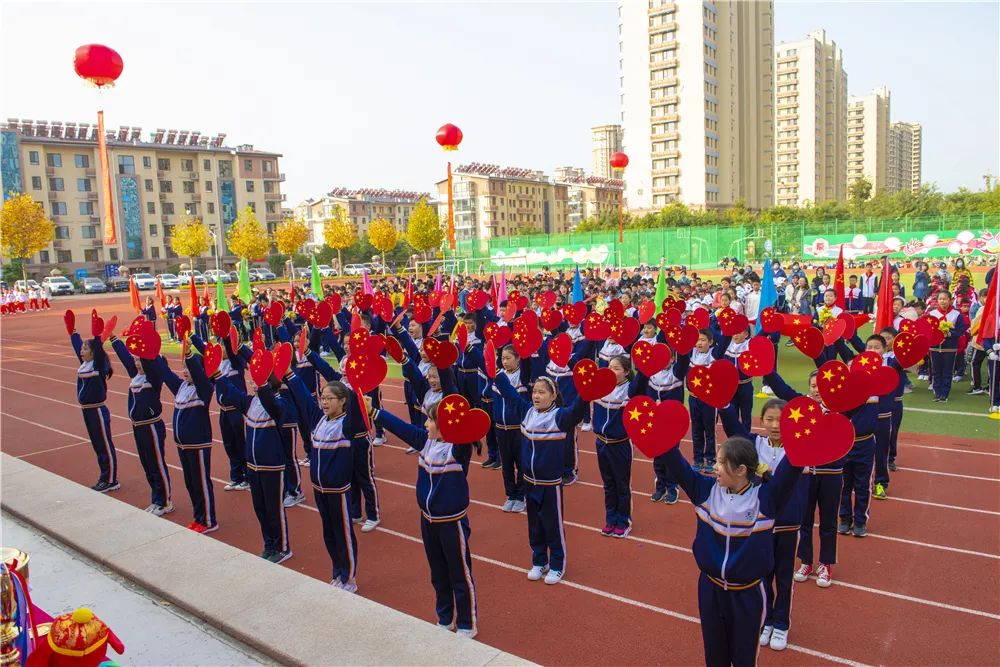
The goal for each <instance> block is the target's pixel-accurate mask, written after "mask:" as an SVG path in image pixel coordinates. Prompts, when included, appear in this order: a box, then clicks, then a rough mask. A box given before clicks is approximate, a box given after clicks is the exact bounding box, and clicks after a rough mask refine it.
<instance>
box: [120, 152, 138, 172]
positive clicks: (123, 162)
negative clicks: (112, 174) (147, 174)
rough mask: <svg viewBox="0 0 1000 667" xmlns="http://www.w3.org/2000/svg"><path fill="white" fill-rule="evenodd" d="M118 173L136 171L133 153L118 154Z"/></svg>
mask: <svg viewBox="0 0 1000 667" xmlns="http://www.w3.org/2000/svg"><path fill="white" fill-rule="evenodd" d="M118 173H119V174H134V173H135V158H134V157H132V156H131V155H119V156H118Z"/></svg>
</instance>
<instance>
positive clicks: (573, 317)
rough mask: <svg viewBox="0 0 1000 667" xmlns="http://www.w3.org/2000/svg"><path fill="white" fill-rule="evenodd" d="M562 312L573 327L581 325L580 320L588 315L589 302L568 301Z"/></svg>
mask: <svg viewBox="0 0 1000 667" xmlns="http://www.w3.org/2000/svg"><path fill="white" fill-rule="evenodd" d="M562 314H563V317H564V318H566V322H567V323H568V324H569V325H570V326H571V327H576V326H580V322H583V318H585V317H586V316H587V304H586V303H584V302H583V301H577V302H576V303H567V304H565V305H564V306H563V307H562Z"/></svg>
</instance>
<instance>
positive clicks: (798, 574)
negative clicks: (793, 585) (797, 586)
mask: <svg viewBox="0 0 1000 667" xmlns="http://www.w3.org/2000/svg"><path fill="white" fill-rule="evenodd" d="M812 571H813V566H812V565H806V564H805V563H802V565H799V569H797V570H795V574H793V575H792V579H794V580H795V581H797V582H799V583H802V582H803V581H806V580H807V579H808V578H809V575H810V574H812Z"/></svg>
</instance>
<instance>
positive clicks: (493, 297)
mask: <svg viewBox="0 0 1000 667" xmlns="http://www.w3.org/2000/svg"><path fill="white" fill-rule="evenodd" d="M499 289H500V288H499V287H498V286H497V277H496V275H492V276H490V303H492V304H493V309H494V310H500V304H499V302H497V294H499V291H498V290H499Z"/></svg>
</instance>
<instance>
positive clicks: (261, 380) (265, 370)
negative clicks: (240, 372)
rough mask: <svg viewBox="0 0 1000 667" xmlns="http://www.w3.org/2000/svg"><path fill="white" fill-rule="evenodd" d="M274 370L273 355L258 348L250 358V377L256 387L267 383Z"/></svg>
mask: <svg viewBox="0 0 1000 667" xmlns="http://www.w3.org/2000/svg"><path fill="white" fill-rule="evenodd" d="M273 370H274V355H272V354H271V353H270V352H268V351H267V350H265V349H263V348H260V349H258V350H256V351H255V352H254V353H253V356H251V357H250V377H251V378H253V382H254V384H256V385H257V386H258V387H261V386H263V385H264V384H266V383H267V380H268V378H270V377H271V372H272V371H273Z"/></svg>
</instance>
